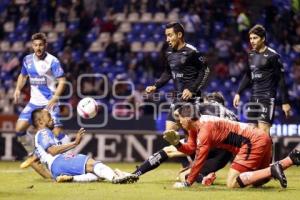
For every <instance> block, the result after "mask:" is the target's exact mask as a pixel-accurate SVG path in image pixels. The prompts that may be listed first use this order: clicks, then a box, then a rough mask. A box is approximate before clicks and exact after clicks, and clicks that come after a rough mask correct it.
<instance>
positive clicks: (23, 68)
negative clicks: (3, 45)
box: [21, 58, 28, 76]
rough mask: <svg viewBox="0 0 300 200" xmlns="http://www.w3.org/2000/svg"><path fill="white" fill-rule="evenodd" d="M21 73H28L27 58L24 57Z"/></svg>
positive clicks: (25, 74)
mask: <svg viewBox="0 0 300 200" xmlns="http://www.w3.org/2000/svg"><path fill="white" fill-rule="evenodd" d="M21 74H22V75H24V76H27V75H28V72H27V69H26V59H25V58H24V59H23V62H22V68H21Z"/></svg>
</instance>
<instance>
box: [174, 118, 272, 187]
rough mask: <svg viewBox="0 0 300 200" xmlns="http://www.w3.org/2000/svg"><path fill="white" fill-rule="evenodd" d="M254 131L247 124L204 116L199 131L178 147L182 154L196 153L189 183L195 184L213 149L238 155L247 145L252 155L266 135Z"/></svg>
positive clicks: (198, 127)
mask: <svg viewBox="0 0 300 200" xmlns="http://www.w3.org/2000/svg"><path fill="white" fill-rule="evenodd" d="M254 129H255V128H253V127H251V126H249V125H247V124H245V123H240V122H235V121H232V120H228V119H222V118H219V117H214V116H208V115H202V116H201V117H200V119H199V121H198V126H197V129H195V130H191V131H189V135H188V140H187V142H186V143H184V144H182V143H180V144H179V145H178V146H177V148H178V150H179V151H180V152H182V153H185V154H188V155H191V154H193V153H196V156H195V159H194V162H193V164H192V167H191V173H190V174H189V176H188V179H187V182H188V183H189V184H193V183H194V182H195V180H196V179H197V176H198V174H199V173H200V171H201V169H202V167H203V165H204V163H205V160H206V158H207V156H208V153H209V151H210V149H212V148H221V149H225V150H227V151H230V152H232V153H233V154H237V153H238V152H239V149H240V148H241V147H242V146H243V145H247V148H248V150H249V153H250V152H251V146H252V144H253V143H255V142H257V141H259V140H260V137H261V136H262V135H263V134H265V133H264V132H262V131H260V130H259V129H255V130H256V131H255V132H254V131H253V130H254ZM265 135H266V134H265Z"/></svg>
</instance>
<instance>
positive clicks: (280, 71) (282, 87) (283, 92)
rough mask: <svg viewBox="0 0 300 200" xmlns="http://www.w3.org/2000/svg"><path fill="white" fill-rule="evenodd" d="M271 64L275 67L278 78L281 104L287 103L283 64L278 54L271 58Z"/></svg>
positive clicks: (287, 96)
mask: <svg viewBox="0 0 300 200" xmlns="http://www.w3.org/2000/svg"><path fill="white" fill-rule="evenodd" d="M273 65H274V67H275V68H276V74H278V76H279V77H278V78H279V82H278V85H279V90H280V94H281V102H282V104H285V103H289V95H288V89H287V87H286V82H285V78H284V66H283V64H282V62H281V60H280V56H279V55H276V56H275V57H274V59H273Z"/></svg>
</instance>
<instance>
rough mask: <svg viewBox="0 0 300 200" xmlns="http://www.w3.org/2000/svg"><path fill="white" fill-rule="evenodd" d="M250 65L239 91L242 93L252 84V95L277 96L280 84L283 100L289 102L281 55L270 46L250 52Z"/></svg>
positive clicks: (260, 96)
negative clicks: (261, 50)
mask: <svg viewBox="0 0 300 200" xmlns="http://www.w3.org/2000/svg"><path fill="white" fill-rule="evenodd" d="M248 62H249V63H248V67H247V69H246V72H245V75H244V77H243V79H242V81H241V83H240V86H239V88H238V91H237V93H238V94H240V93H242V92H243V91H244V89H246V88H247V87H249V86H251V88H252V96H253V97H256V98H268V99H269V98H275V97H276V90H277V87H278V86H279V90H280V93H281V102H282V103H283V104H284V103H288V101H289V98H288V93H287V91H288V90H287V88H286V84H285V79H284V67H283V65H282V63H281V61H280V55H279V54H278V53H277V52H276V51H275V50H273V49H271V48H270V47H267V49H266V51H264V52H262V53H259V52H256V51H251V52H249V55H248Z"/></svg>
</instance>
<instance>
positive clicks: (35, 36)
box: [31, 32, 47, 43]
mask: <svg viewBox="0 0 300 200" xmlns="http://www.w3.org/2000/svg"><path fill="white" fill-rule="evenodd" d="M33 40H42V41H43V42H44V43H47V37H46V34H45V33H41V32H39V33H35V34H33V35H32V36H31V41H33Z"/></svg>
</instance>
